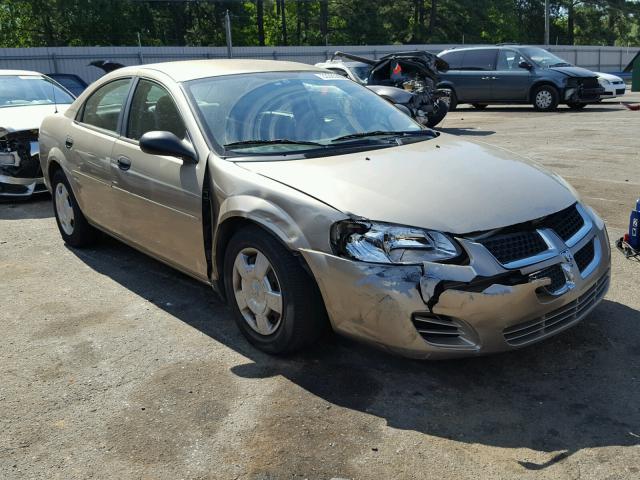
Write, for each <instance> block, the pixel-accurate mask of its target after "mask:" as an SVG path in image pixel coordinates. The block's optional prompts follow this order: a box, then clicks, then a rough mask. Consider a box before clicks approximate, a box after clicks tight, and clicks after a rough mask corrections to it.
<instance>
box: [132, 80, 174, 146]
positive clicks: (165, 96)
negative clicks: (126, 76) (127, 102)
mask: <svg viewBox="0 0 640 480" xmlns="http://www.w3.org/2000/svg"><path fill="white" fill-rule="evenodd" d="M152 131H164V132H171V133H173V134H174V135H176V136H177V137H178V138H181V139H183V138H185V136H186V129H185V127H184V122H183V121H182V117H181V116H180V113H179V112H178V108H177V107H176V104H175V102H174V101H173V98H171V95H169V92H167V90H166V89H165V88H163V87H161V86H160V85H158V84H157V83H154V82H150V81H148V80H140V81H139V82H138V86H137V87H136V91H135V93H134V94H133V99H132V101H131V110H130V113H129V124H128V126H127V137H129V138H132V139H134V140H138V139H140V137H141V136H142V135H144V134H145V133H147V132H152Z"/></svg>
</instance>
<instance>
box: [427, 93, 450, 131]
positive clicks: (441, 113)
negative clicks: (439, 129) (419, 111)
mask: <svg viewBox="0 0 640 480" xmlns="http://www.w3.org/2000/svg"><path fill="white" fill-rule="evenodd" d="M436 103H437V104H438V112H437V113H436V114H435V115H433V116H432V117H427V127H429V128H433V127H435V126H436V125H438V124H439V123H440V122H441V121H442V120H444V117H446V116H447V113H448V112H449V106H448V105H447V102H445V101H444V100H442V99H441V98H439V99H438V100H436Z"/></svg>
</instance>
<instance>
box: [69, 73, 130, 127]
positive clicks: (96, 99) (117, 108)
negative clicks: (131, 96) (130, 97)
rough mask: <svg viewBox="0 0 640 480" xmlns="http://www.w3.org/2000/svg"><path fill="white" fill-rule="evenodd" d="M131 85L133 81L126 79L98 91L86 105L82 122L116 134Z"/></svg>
mask: <svg viewBox="0 0 640 480" xmlns="http://www.w3.org/2000/svg"><path fill="white" fill-rule="evenodd" d="M130 84H131V79H130V78H124V79H122V80H116V81H114V82H111V83H107V84H106V85H104V86H102V87H100V88H99V89H98V90H96V91H95V92H94V93H93V94H92V95H91V96H90V97H89V98H88V99H87V101H86V102H85V104H84V110H83V111H82V120H81V122H83V123H87V124H89V125H93V126H95V127H100V128H104V129H105V130H109V131H112V132H116V131H117V130H118V118H119V117H120V112H121V111H122V108H123V107H124V102H125V100H126V99H127V94H128V93H129V86H130Z"/></svg>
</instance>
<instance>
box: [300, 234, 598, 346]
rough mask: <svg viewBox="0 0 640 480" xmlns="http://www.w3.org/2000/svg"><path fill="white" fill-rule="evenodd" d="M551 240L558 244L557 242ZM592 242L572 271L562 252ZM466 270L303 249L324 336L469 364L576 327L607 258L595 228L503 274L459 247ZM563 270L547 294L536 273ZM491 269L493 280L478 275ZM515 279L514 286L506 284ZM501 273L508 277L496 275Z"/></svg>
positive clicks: (471, 248)
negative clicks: (327, 326) (326, 329)
mask: <svg viewBox="0 0 640 480" xmlns="http://www.w3.org/2000/svg"><path fill="white" fill-rule="evenodd" d="M556 239H557V238H556ZM589 242H592V243H591V245H593V258H592V259H591V260H590V261H589V262H588V264H586V265H582V266H583V267H584V268H582V269H580V268H579V267H578V266H577V265H576V262H575V261H574V259H573V256H572V255H571V253H570V252H578V251H580V250H582V249H583V248H585V246H587V245H588V244H589ZM461 243H462V244H463V246H464V248H465V249H466V250H467V251H468V253H469V256H470V260H471V261H470V264H469V265H466V266H457V265H445V264H435V263H425V264H424V265H387V264H384V265H381V264H372V263H365V262H359V261H353V260H349V259H345V258H341V257H337V256H334V255H331V254H326V253H322V252H317V251H311V250H303V251H302V254H303V256H304V258H305V260H306V262H307V264H308V265H309V267H310V268H311V270H312V272H313V274H314V276H315V278H316V280H317V282H318V285H319V288H320V291H321V293H322V295H323V298H324V302H325V306H326V308H327V312H328V314H329V318H330V320H331V323H332V326H333V329H334V330H335V331H336V332H338V333H341V334H344V335H347V336H350V337H354V338H357V339H359V340H363V341H366V342H369V343H373V344H376V345H379V346H381V347H383V348H385V349H388V350H391V351H393V352H395V353H398V354H401V355H404V356H408V357H413V358H421V359H428V358H430V359H437V358H452V357H462V356H473V355H479V354H487V353H493V352H500V351H505V350H511V349H516V348H519V347H522V346H525V345H529V344H532V343H535V342H537V341H540V340H543V339H544V338H547V337H550V336H552V335H554V334H556V333H559V332H561V331H563V330H565V329H567V328H569V327H570V326H572V325H575V324H576V323H578V322H579V321H580V320H582V319H583V318H584V317H585V316H586V315H587V314H588V313H589V312H590V311H591V310H592V309H593V308H594V307H595V306H596V305H597V304H598V303H599V302H600V300H602V298H603V297H604V295H605V294H606V292H607V289H608V285H609V267H610V249H609V242H608V238H607V234H606V230H605V229H604V226H602V228H598V227H597V226H595V225H594V226H593V228H592V229H591V231H589V232H588V234H586V235H585V236H584V237H583V238H581V239H580V241H578V242H577V243H575V244H574V245H572V246H571V247H570V248H567V249H564V250H562V252H561V253H560V252H558V254H557V255H554V256H551V257H548V258H545V259H544V260H542V261H540V262H537V263H534V264H530V265H527V266H525V267H522V268H519V269H511V270H506V269H504V268H503V267H502V266H500V264H499V263H497V261H495V259H493V257H491V255H490V254H488V252H486V254H487V255H488V256H487V255H485V253H484V252H482V250H481V249H480V248H479V247H478V244H474V243H473V242H469V241H465V240H462V241H461ZM560 264H564V265H565V267H566V272H567V279H566V283H565V285H564V286H563V288H562V289H560V290H559V291H557V292H554V294H549V293H547V292H546V290H545V287H546V286H548V285H549V283H550V279H549V278H548V277H544V276H540V275H539V273H540V272H541V271H543V272H544V271H545V269H547V268H550V267H553V266H557V265H560ZM489 270H494V275H487V273H488V271H489ZM510 273H511V274H512V273H516V274H517V276H519V277H520V279H521V281H519V282H517V283H516V284H508V282H506V281H505V280H506V279H507V278H513V275H509V274H510ZM505 274H507V275H505Z"/></svg>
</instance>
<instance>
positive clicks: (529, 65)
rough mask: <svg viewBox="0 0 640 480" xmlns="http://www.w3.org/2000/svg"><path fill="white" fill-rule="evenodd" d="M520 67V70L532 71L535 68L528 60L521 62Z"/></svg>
mask: <svg viewBox="0 0 640 480" xmlns="http://www.w3.org/2000/svg"><path fill="white" fill-rule="evenodd" d="M518 66H519V67H520V68H526V69H527V70H531V69H532V68H533V65H531V64H530V63H529V62H527V61H526V60H520V63H518Z"/></svg>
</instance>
